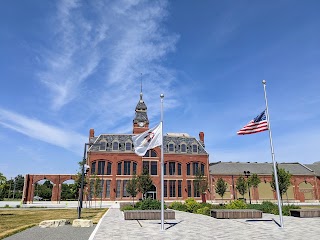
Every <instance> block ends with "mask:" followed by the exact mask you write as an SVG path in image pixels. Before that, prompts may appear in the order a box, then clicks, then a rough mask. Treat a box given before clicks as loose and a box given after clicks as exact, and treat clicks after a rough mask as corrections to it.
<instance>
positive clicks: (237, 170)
mask: <svg viewBox="0 0 320 240" xmlns="http://www.w3.org/2000/svg"><path fill="white" fill-rule="evenodd" d="M278 167H279V168H284V169H285V170H286V171H289V172H290V173H291V174H294V175H314V172H313V171H312V170H311V169H309V168H307V167H305V166H304V165H302V164H300V163H279V164H278ZM209 170H210V173H211V174H213V175H240V174H242V175H243V172H244V171H250V173H251V174H252V173H256V174H261V175H271V174H272V173H273V164H272V163H257V162H255V163H251V162H215V163H210V167H209Z"/></svg>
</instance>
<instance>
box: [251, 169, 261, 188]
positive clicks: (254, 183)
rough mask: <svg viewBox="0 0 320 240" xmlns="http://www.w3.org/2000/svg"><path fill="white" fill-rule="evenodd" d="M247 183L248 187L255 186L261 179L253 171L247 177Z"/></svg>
mask: <svg viewBox="0 0 320 240" xmlns="http://www.w3.org/2000/svg"><path fill="white" fill-rule="evenodd" d="M248 183H249V186H250V187H254V188H257V187H258V186H259V184H260V183H261V179H260V178H259V176H258V175H257V174H256V173H254V174H252V175H251V176H250V177H249V178H248Z"/></svg>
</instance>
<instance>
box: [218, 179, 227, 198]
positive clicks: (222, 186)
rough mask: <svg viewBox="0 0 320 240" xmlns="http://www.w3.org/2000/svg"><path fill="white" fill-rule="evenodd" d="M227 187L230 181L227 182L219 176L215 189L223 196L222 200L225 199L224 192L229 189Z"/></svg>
mask: <svg viewBox="0 0 320 240" xmlns="http://www.w3.org/2000/svg"><path fill="white" fill-rule="evenodd" d="M227 188H228V183H226V181H224V180H223V179H222V178H218V180H217V183H216V186H215V190H216V193H218V194H219V195H220V196H221V197H222V200H223V196H224V194H225V193H226V191H227Z"/></svg>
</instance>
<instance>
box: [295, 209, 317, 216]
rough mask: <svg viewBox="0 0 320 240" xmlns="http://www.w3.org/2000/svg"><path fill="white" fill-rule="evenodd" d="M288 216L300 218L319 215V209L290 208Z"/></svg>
mask: <svg viewBox="0 0 320 240" xmlns="http://www.w3.org/2000/svg"><path fill="white" fill-rule="evenodd" d="M290 216H293V217H301V218H313V217H320V209H290Z"/></svg>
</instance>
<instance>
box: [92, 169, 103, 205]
mask: <svg viewBox="0 0 320 240" xmlns="http://www.w3.org/2000/svg"><path fill="white" fill-rule="evenodd" d="M93 179H94V183H93V197H94V204H95V208H96V207H97V205H96V204H97V197H99V196H100V194H102V187H101V179H100V178H99V177H98V176H97V175H96V174H94V175H93Z"/></svg>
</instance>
